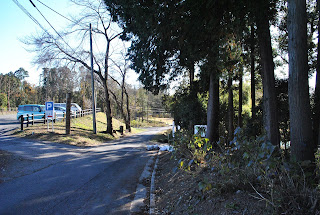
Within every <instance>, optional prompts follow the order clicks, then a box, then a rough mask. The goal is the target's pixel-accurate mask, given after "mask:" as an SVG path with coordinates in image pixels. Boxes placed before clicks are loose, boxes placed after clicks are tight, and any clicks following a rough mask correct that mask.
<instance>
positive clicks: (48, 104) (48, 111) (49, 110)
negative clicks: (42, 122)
mask: <svg viewBox="0 0 320 215" xmlns="http://www.w3.org/2000/svg"><path fill="white" fill-rule="evenodd" d="M46 117H47V118H53V102H46Z"/></svg>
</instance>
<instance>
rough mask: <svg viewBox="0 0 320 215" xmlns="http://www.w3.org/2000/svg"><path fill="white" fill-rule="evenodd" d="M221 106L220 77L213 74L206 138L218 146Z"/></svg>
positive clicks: (211, 77)
mask: <svg viewBox="0 0 320 215" xmlns="http://www.w3.org/2000/svg"><path fill="white" fill-rule="evenodd" d="M219 105H220V104H219V76H218V74H215V73H213V72H211V74H210V85H209V100H208V107H207V134H206V137H207V138H208V139H209V141H210V142H211V143H213V144H216V143H217V142H218V141H219Z"/></svg>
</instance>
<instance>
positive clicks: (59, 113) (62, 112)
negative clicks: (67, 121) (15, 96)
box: [54, 106, 67, 117]
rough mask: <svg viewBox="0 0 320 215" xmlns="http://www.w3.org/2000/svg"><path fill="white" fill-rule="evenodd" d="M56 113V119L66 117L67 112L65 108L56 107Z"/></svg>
mask: <svg viewBox="0 0 320 215" xmlns="http://www.w3.org/2000/svg"><path fill="white" fill-rule="evenodd" d="M54 111H55V112H56V117H64V116H65V114H66V112H67V110H66V109H65V108H64V107H58V106H55V107H54Z"/></svg>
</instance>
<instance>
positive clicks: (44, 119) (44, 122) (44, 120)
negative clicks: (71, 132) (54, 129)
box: [43, 113, 46, 124]
mask: <svg viewBox="0 0 320 215" xmlns="http://www.w3.org/2000/svg"><path fill="white" fill-rule="evenodd" d="M43 124H46V113H44V115H43Z"/></svg>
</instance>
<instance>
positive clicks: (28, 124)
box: [27, 114, 29, 127]
mask: <svg viewBox="0 0 320 215" xmlns="http://www.w3.org/2000/svg"><path fill="white" fill-rule="evenodd" d="M27 127H29V114H27Z"/></svg>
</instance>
